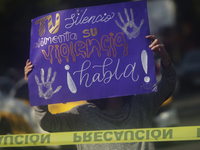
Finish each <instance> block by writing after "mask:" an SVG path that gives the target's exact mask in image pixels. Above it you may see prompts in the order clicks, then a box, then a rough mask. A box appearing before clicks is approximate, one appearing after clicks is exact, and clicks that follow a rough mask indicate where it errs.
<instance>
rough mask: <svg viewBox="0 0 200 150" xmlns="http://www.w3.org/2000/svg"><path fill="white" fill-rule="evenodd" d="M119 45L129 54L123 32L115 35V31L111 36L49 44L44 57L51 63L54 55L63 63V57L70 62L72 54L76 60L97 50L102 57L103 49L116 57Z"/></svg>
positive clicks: (87, 56)
mask: <svg viewBox="0 0 200 150" xmlns="http://www.w3.org/2000/svg"><path fill="white" fill-rule="evenodd" d="M118 47H120V51H121V50H122V51H123V52H122V53H123V56H127V55H128V44H127V43H126V41H125V37H124V33H123V32H119V33H117V34H116V35H115V36H114V34H113V33H110V34H109V36H108V35H103V36H102V37H101V39H100V40H97V39H94V38H93V39H86V41H76V42H73V41H70V42H69V43H68V44H67V43H62V44H60V45H58V44H56V45H48V50H47V51H46V50H44V49H43V50H42V53H43V56H44V58H45V59H46V60H49V61H50V63H51V64H53V59H54V57H55V58H56V59H57V60H58V63H59V64H61V63H62V61H63V60H62V58H65V60H66V62H69V61H70V58H69V57H70V56H71V57H72V61H73V62H75V61H76V59H77V58H76V57H78V56H82V58H89V57H90V56H91V54H93V53H95V50H96V52H97V56H98V57H101V55H102V51H104V52H107V56H108V57H111V56H113V57H116V56H117V50H118ZM121 47H123V48H121ZM53 56H54V57H53Z"/></svg>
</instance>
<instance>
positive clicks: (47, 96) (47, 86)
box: [35, 67, 62, 99]
mask: <svg viewBox="0 0 200 150" xmlns="http://www.w3.org/2000/svg"><path fill="white" fill-rule="evenodd" d="M51 72H52V68H51V67H49V69H48V74H47V80H46V82H45V81H44V69H43V68H42V69H41V71H40V74H41V81H42V82H39V78H38V77H37V75H35V81H36V83H37V85H38V92H39V93H38V95H39V97H41V98H45V99H50V98H51V97H52V96H53V94H54V93H56V92H58V91H59V90H60V89H61V88H62V86H58V87H57V88H56V90H55V91H53V89H52V83H53V82H54V80H55V78H56V72H54V73H53V77H52V79H51V81H49V80H50V77H51ZM43 89H46V92H45V93H44V92H43Z"/></svg>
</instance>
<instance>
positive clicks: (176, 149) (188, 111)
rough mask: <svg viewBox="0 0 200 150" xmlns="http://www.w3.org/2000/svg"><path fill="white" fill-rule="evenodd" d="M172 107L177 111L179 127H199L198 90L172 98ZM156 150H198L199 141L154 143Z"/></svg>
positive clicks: (199, 146)
mask: <svg viewBox="0 0 200 150" xmlns="http://www.w3.org/2000/svg"><path fill="white" fill-rule="evenodd" d="M173 107H174V108H176V109H177V112H178V117H179V121H180V123H179V126H200V92H199V89H196V90H195V91H192V92H188V93H181V94H179V95H178V96H174V102H173ZM155 145H156V150H189V149H191V150H200V141H174V142H156V143H155Z"/></svg>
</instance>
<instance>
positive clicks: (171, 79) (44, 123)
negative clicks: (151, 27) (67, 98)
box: [24, 35, 176, 150]
mask: <svg viewBox="0 0 200 150" xmlns="http://www.w3.org/2000/svg"><path fill="white" fill-rule="evenodd" d="M146 38H148V39H150V40H151V41H152V43H151V45H150V46H149V47H150V48H151V50H152V51H153V52H155V53H156V54H157V55H158V56H159V57H160V58H161V72H162V79H161V81H160V82H159V84H158V91H157V92H156V93H149V94H141V95H133V96H125V97H115V98H106V99H100V100H89V101H87V103H85V104H83V105H79V106H77V107H74V108H72V109H71V110H69V111H67V112H64V113H59V114H51V113H50V112H49V110H48V105H44V106H35V107H34V108H35V114H36V119H37V121H38V123H39V124H40V126H41V127H42V128H43V129H44V130H46V131H48V132H67V131H90V130H105V129H106V130H109V129H135V128H151V127H152V120H153V117H154V115H155V113H156V112H157V111H158V109H159V108H160V106H161V105H162V103H163V102H164V101H165V100H167V99H168V98H169V97H170V95H171V94H172V92H173V90H174V88H175V84H176V71H175V69H174V66H173V64H172V62H171V60H170V58H169V55H168V53H167V51H166V50H165V48H164V45H163V44H162V42H161V41H159V40H158V39H157V38H156V37H155V36H153V35H148V36H146ZM32 69H34V68H33V65H32V63H31V62H29V60H27V62H26V66H25V69H24V74H25V76H24V78H25V80H28V74H29V73H30V72H31V70H32ZM77 149H78V150H90V149H91V150H93V149H95V150H102V149H104V150H109V149H120V150H122V149H126V150H131V149H135V150H154V149H155V147H154V144H153V143H152V142H138V143H104V144H80V145H77Z"/></svg>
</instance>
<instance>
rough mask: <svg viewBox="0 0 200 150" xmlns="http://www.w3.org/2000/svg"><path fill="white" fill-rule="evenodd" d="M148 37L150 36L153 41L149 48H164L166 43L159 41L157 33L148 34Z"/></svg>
mask: <svg viewBox="0 0 200 150" xmlns="http://www.w3.org/2000/svg"><path fill="white" fill-rule="evenodd" d="M146 38H149V39H150V40H151V41H152V43H151V44H150V45H149V48H151V50H156V49H158V50H159V51H160V50H161V49H162V48H164V45H163V44H162V42H161V41H159V40H158V39H157V38H156V37H155V35H147V36H146Z"/></svg>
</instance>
